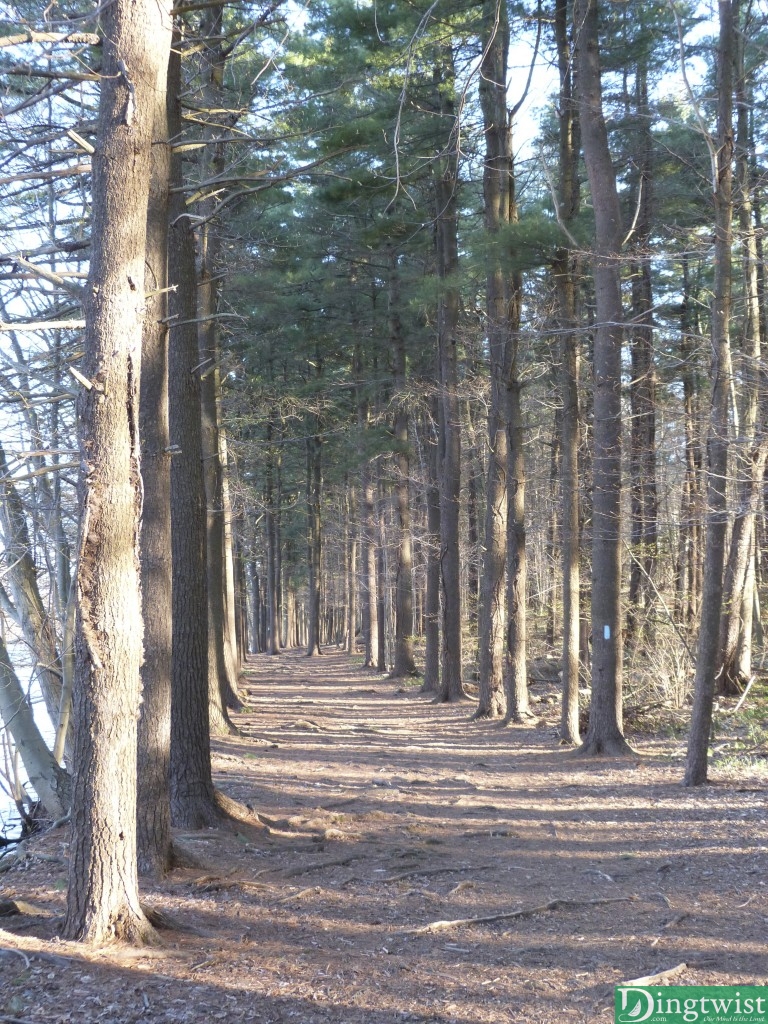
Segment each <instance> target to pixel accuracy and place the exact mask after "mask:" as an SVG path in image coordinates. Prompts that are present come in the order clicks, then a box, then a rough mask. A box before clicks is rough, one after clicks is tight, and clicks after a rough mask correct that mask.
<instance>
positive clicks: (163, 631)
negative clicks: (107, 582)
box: [137, 94, 173, 877]
mask: <svg viewBox="0 0 768 1024" xmlns="http://www.w3.org/2000/svg"><path fill="white" fill-rule="evenodd" d="M170 176H171V150H170V146H169V144H168V105H167V95H166V94H158V96H157V98H156V107H155V111H154V129H153V141H152V170H151V178H150V183H149V205H148V209H147V256H146V273H147V300H146V315H145V319H144V336H143V341H142V353H141V401H140V405H139V437H140V439H141V475H142V481H143V485H144V504H143V510H142V520H141V543H140V547H141V597H142V614H143V617H144V662H143V664H142V666H141V685H142V701H141V716H140V718H139V733H138V743H139V747H138V764H139V772H138V814H137V838H138V865H139V873H140V874H144V875H153V876H154V877H161V876H162V875H164V874H165V873H166V872H167V871H168V870H169V869H170V867H171V865H172V861H173V846H172V838H171V801H170V789H169V769H170V754H171V657H172V655H171V651H172V639H173V593H172V568H171V560H170V558H169V557H168V552H169V551H170V550H171V454H170V444H171V439H170V428H169V425H168V326H167V324H168V320H167V317H168V290H167V289H168V229H169V217H168V211H169V188H170Z"/></svg>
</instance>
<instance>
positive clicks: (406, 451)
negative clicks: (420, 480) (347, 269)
mask: <svg viewBox="0 0 768 1024" xmlns="http://www.w3.org/2000/svg"><path fill="white" fill-rule="evenodd" d="M399 274H400V272H399V268H398V264H397V253H396V252H395V250H394V249H392V250H391V251H390V259H389V323H390V341H391V344H392V349H393V354H394V360H395V374H394V385H395V393H396V395H397V407H396V409H395V422H394V431H393V432H394V442H395V466H396V472H397V477H396V480H395V501H396V504H397V576H396V578H395V656H394V669H393V675H394V676H395V677H396V678H402V677H404V676H415V675H417V674H418V673H417V671H416V661H415V658H414V653H413V540H412V537H411V502H410V493H409V491H410V478H411V453H410V438H409V436H408V435H409V416H408V399H407V395H406V390H405V389H406V384H407V361H406V354H405V335H404V334H403V325H402V321H401V318H400V276H399Z"/></svg>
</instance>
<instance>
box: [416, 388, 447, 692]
mask: <svg viewBox="0 0 768 1024" xmlns="http://www.w3.org/2000/svg"><path fill="white" fill-rule="evenodd" d="M441 419H442V402H441V401H440V400H439V397H438V396H437V394H435V393H433V395H432V397H431V399H430V409H429V416H428V417H427V426H426V430H425V436H426V437H427V438H428V442H427V452H428V456H427V486H426V492H427V493H426V502H427V559H426V561H427V572H426V575H427V580H426V594H425V595H424V682H423V683H422V685H421V692H422V693H433V694H437V692H438V691H439V689H440V482H439V481H440V470H439V467H440V465H441V463H442V445H443V431H442V429H441V427H440V420H441Z"/></svg>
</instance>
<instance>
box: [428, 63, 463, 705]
mask: <svg viewBox="0 0 768 1024" xmlns="http://www.w3.org/2000/svg"><path fill="white" fill-rule="evenodd" d="M434 84H435V89H436V93H437V97H436V99H437V104H438V110H439V114H440V118H441V120H442V125H443V130H444V135H443V137H444V138H445V139H446V144H445V148H444V149H443V152H442V153H441V154H440V156H439V157H438V158H437V159H436V162H435V170H434V186H435V202H436V209H435V215H436V220H435V241H436V247H437V249H436V255H437V276H438V279H439V281H440V295H439V299H438V311H437V341H438V352H439V360H440V388H441V400H442V405H443V417H442V428H443V433H444V438H445V440H444V449H443V461H442V465H441V467H440V597H441V617H442V630H441V632H442V640H443V646H442V659H441V678H440V689H439V691H438V700H439V701H455V700H460V699H461V698H463V697H464V696H465V693H464V683H463V679H462V627H463V621H462V614H461V559H460V547H459V511H460V502H461V404H460V401H459V393H458V352H457V346H458V322H459V290H458V285H457V282H456V280H455V277H456V274H457V272H458V268H459V250H458V225H457V215H458V198H457V188H458V139H457V134H456V133H457V122H456V111H455V102H454V95H453V91H454V87H455V72H454V67H453V54H452V52H451V49H450V44H448V45H445V46H443V47H442V48H441V51H440V53H439V55H438V57H437V60H436V67H435V72H434Z"/></svg>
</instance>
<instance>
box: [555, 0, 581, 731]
mask: <svg viewBox="0 0 768 1024" xmlns="http://www.w3.org/2000/svg"><path fill="white" fill-rule="evenodd" d="M555 40H556V44H557V63H558V69H559V73H560V100H559V104H558V111H559V113H558V121H559V124H558V128H559V155H560V160H559V166H560V183H559V194H558V204H559V219H560V221H561V222H562V223H563V224H564V225H565V227H566V230H569V228H568V226H569V225H570V224H572V222H573V221H574V219H575V218H576V216H577V214H578V212H579V176H578V163H579V161H578V155H579V138H578V135H579V132H578V118H577V116H576V106H575V104H574V101H573V54H572V50H571V45H570V40H569V33H568V0H557V4H556V8H555ZM552 273H553V276H554V279H555V290H556V295H557V306H558V313H557V315H558V321H559V327H560V330H561V332H562V333H561V336H560V357H561V360H562V367H561V371H560V390H561V394H562V403H563V411H562V417H561V424H560V431H561V438H560V445H561V450H562V464H561V494H562V509H561V546H562V561H563V696H562V704H561V714H560V740H561V742H562V743H566V744H571V745H574V746H575V745H576V744H578V743H579V741H580V739H581V737H580V735H579V624H580V622H579V620H580V614H579V591H580V587H581V582H580V553H579V552H580V545H579V539H580V522H579V431H580V427H579V334H578V331H577V285H576V277H577V267H576V257H575V256H574V255H573V253H571V252H570V251H569V250H568V249H566V248H561V249H559V250H558V252H557V254H556V258H555V261H554V264H553V267H552Z"/></svg>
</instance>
